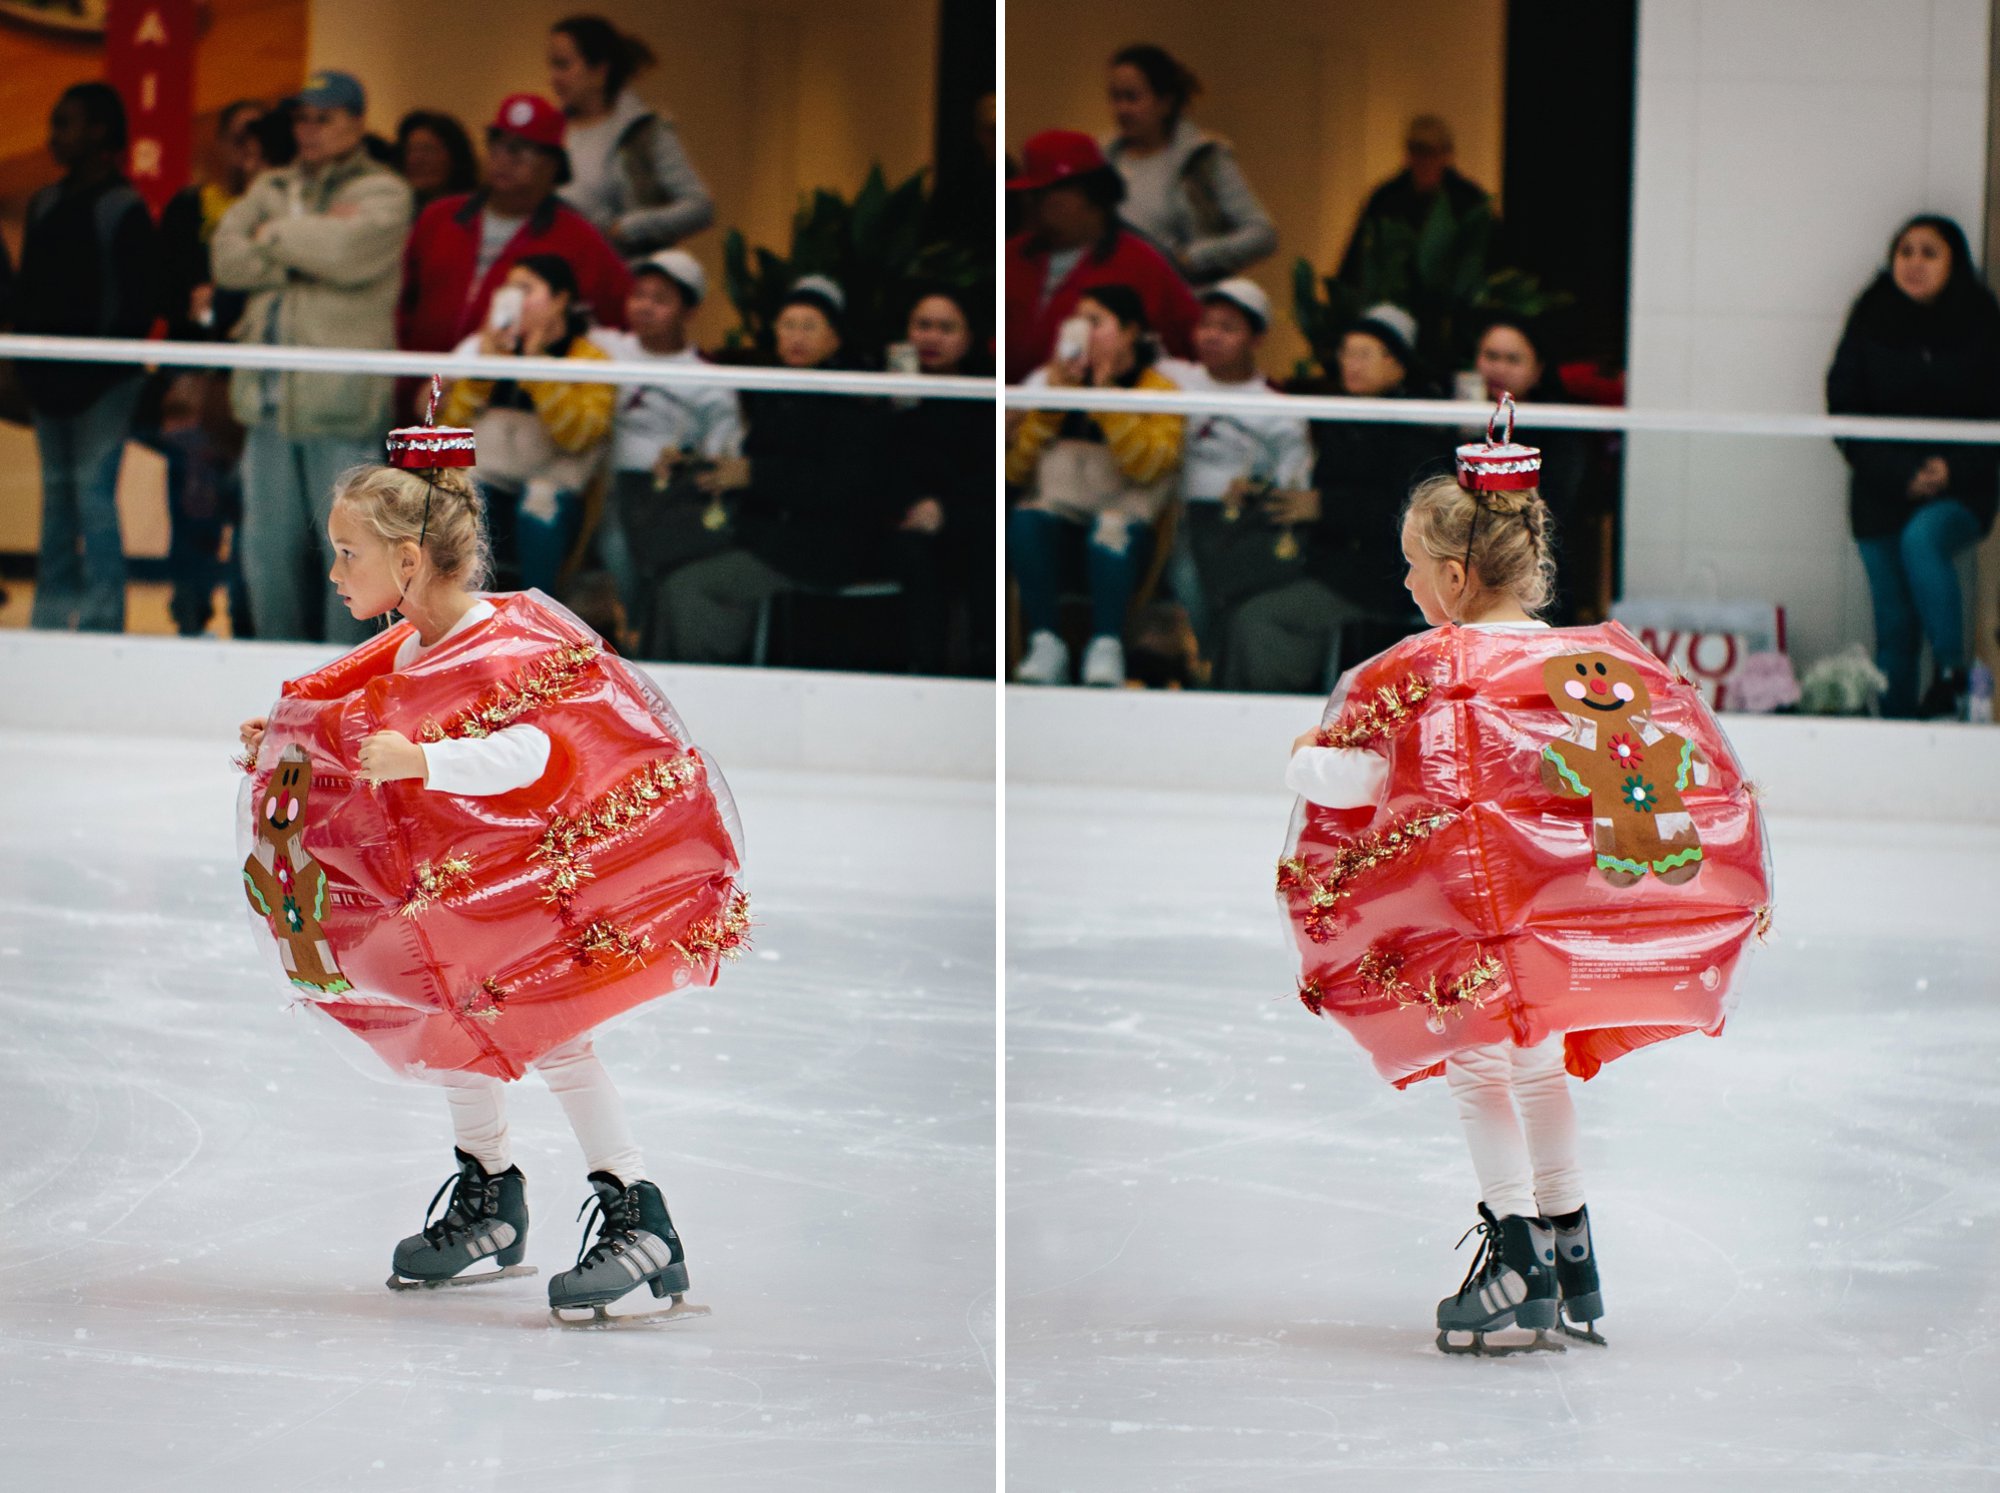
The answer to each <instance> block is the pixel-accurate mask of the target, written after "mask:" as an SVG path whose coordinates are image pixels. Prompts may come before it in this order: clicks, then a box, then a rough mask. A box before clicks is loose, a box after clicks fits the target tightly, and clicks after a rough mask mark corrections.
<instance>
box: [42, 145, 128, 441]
mask: <svg viewBox="0 0 2000 1493" xmlns="http://www.w3.org/2000/svg"><path fill="white" fill-rule="evenodd" d="M158 258H159V255H158V251H157V248H156V237H155V234H154V230H153V216H152V214H151V213H149V212H147V211H146V204H145V201H144V199H142V198H141V197H140V196H139V194H138V193H137V192H136V191H134V190H133V189H132V184H131V183H130V182H128V181H127V180H125V178H124V177H122V176H112V177H109V178H107V179H105V180H104V181H101V182H96V183H93V184H91V185H88V186H82V185H77V184H75V183H73V182H71V181H69V180H68V179H65V180H63V181H60V182H57V183H55V184H54V185H53V186H47V187H43V188H42V189H41V191H39V192H37V193H35V195H34V197H33V198H32V199H31V200H30V201H29V203H28V218H27V224H26V226H25V228H24V229H23V233H22V243H21V273H20V278H19V280H18V281H17V283H16V285H15V298H14V308H15V311H14V330H15V331H17V332H22V333H26V334H28V335H31V336H61V337H144V336H145V335H146V334H147V333H148V332H150V331H151V330H152V327H153V317H154V315H155V314H156V312H157V311H158V308H159V277H158ZM138 373H139V370H138V369H137V368H133V367H121V366H119V365H117V364H111V363H28V362H24V363H22V364H21V365H20V377H21V386H22V389H23V390H24V392H25V393H26V394H27V396H28V402H29V403H30V404H31V405H33V406H34V408H35V409H36V410H37V411H38V412H39V413H41V414H44V415H52V416H57V417H64V416H70V415H76V414H80V413H82V412H83V411H84V410H85V409H88V408H89V407H90V406H91V405H92V404H93V403H95V402H96V400H97V399H98V397H99V396H100V395H102V394H103V393H104V391H105V390H107V389H109V388H110V387H111V386H112V385H113V384H115V383H117V382H118V381H119V380H121V379H126V378H134V377H137V376H138Z"/></svg>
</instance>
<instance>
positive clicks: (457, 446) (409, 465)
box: [384, 373, 473, 472]
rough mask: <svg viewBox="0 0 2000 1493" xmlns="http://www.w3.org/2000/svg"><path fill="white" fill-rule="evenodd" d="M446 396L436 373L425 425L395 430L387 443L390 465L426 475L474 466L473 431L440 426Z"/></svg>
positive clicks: (453, 426) (390, 433) (441, 380)
mask: <svg viewBox="0 0 2000 1493" xmlns="http://www.w3.org/2000/svg"><path fill="white" fill-rule="evenodd" d="M443 397H444V380H443V379H441V378H439V377H438V376H437V375H436V374H435V373H433V374H432V375H431V404H430V410H429V412H428V413H427V414H426V415H425V417H424V423H423V424H421V425H405V426H402V427H400V428H398V429H396V430H392V431H390V432H389V436H388V439H387V440H386V441H385V442H384V445H385V446H386V448H387V451H388V457H389V465H390V466H392V467H401V468H403V469H404V470H405V471H410V472H426V471H432V470H434V469H436V468H439V467H469V466H471V465H473V447H472V432H471V431H470V430H468V429H467V428H466V427H464V426H463V425H440V424H438V423H437V412H438V403H439V401H440V400H441V399H443Z"/></svg>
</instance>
